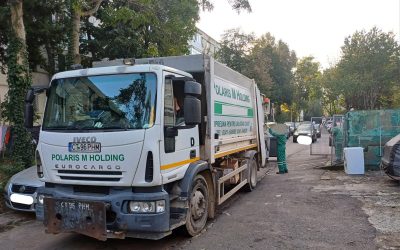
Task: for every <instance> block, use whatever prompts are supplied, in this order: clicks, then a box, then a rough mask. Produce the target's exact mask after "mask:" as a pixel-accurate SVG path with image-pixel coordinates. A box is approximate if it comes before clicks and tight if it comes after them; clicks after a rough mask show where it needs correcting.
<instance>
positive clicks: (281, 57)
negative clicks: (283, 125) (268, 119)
mask: <svg viewBox="0 0 400 250" xmlns="http://www.w3.org/2000/svg"><path fill="white" fill-rule="evenodd" d="M254 50H256V51H259V52H258V53H260V56H264V57H266V58H269V60H270V62H271V64H270V67H269V68H268V73H269V75H270V77H271V79H272V81H271V85H270V87H269V89H268V92H267V93H266V94H267V95H268V96H270V97H271V100H272V101H273V102H274V103H275V107H276V115H275V117H276V119H277V121H280V122H282V121H283V119H284V116H283V114H282V112H281V109H280V107H281V105H282V104H286V105H287V106H291V105H292V101H293V72H292V70H293V68H294V67H295V65H296V62H297V57H296V54H295V52H294V51H292V50H290V49H289V46H288V45H287V44H286V43H285V42H283V41H282V40H279V41H276V40H275V37H274V36H272V35H271V34H270V33H266V34H265V35H263V36H261V37H260V38H259V39H257V40H256V41H255V45H254Z"/></svg>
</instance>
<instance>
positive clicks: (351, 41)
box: [337, 27, 400, 109]
mask: <svg viewBox="0 0 400 250" xmlns="http://www.w3.org/2000/svg"><path fill="white" fill-rule="evenodd" d="M399 65H400V47H399V44H398V43H397V41H396V38H395V35H394V34H393V33H391V32H389V33H385V32H382V31H381V30H380V29H378V28H376V27H374V28H372V29H371V30H370V31H368V32H366V31H364V30H363V31H357V32H355V33H354V34H353V35H352V36H350V37H347V38H346V39H345V41H344V45H343V47H342V58H341V60H340V61H339V63H338V65H337V70H338V74H339V76H340V80H339V81H338V84H337V87H338V88H339V89H341V90H342V92H341V94H343V96H344V98H345V103H346V108H347V109H350V108H355V109H377V108H385V107H390V106H391V102H392V101H391V99H392V98H391V96H392V90H393V87H394V86H396V85H397V86H398V84H399V83H400V80H399V79H400V75H399V74H400V71H399Z"/></svg>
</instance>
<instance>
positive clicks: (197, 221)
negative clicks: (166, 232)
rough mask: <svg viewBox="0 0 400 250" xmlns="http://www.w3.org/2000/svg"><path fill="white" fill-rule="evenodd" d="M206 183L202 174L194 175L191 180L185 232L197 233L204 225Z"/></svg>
mask: <svg viewBox="0 0 400 250" xmlns="http://www.w3.org/2000/svg"><path fill="white" fill-rule="evenodd" d="M208 198H209V197H208V185H207V181H206V179H205V178H204V177H203V176H202V175H196V177H195V178H194V180H193V182H192V189H191V193H190V200H189V209H188V212H187V215H186V232H187V233H188V234H189V235H190V236H196V235H198V234H199V233H200V232H201V231H202V230H203V228H204V227H205V226H206V223H207V218H208V201H209V199H208Z"/></svg>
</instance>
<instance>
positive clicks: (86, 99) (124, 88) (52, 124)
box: [42, 73, 157, 130]
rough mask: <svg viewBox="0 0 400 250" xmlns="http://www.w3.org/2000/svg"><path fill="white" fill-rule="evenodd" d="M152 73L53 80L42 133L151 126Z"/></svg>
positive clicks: (153, 108) (153, 104)
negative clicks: (46, 131) (45, 131)
mask: <svg viewBox="0 0 400 250" xmlns="http://www.w3.org/2000/svg"><path fill="white" fill-rule="evenodd" d="M156 86H157V82H156V75H155V74H153V73H136V74H118V75H102V76H87V77H72V78H65V79H56V80H53V81H52V83H51V87H50V92H49V96H48V100H47V105H46V111H45V114H44V120H43V126H42V128H43V130H82V129H84V130H107V129H143V128H150V127H152V126H153V123H154V118H155V102H156Z"/></svg>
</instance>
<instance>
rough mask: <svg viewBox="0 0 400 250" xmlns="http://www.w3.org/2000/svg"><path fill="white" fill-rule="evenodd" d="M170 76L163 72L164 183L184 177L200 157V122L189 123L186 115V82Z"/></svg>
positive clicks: (162, 147)
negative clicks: (196, 123) (184, 113)
mask: <svg viewBox="0 0 400 250" xmlns="http://www.w3.org/2000/svg"><path fill="white" fill-rule="evenodd" d="M170 76H171V74H167V75H166V76H164V107H163V111H164V119H163V122H164V124H163V127H164V129H163V136H162V138H163V139H162V140H163V141H162V142H161V145H160V148H161V150H160V154H161V157H160V162H161V167H160V169H161V174H162V176H163V183H168V182H172V181H174V180H177V179H180V178H182V177H183V176H184V174H185V172H186V169H187V167H188V166H189V164H190V163H192V162H194V161H197V160H199V159H200V158H199V157H200V148H199V128H198V125H196V126H187V125H186V124H185V120H184V116H183V111H184V106H183V99H184V84H185V82H184V81H182V80H174V78H171V77H170ZM176 77H179V76H176Z"/></svg>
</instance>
